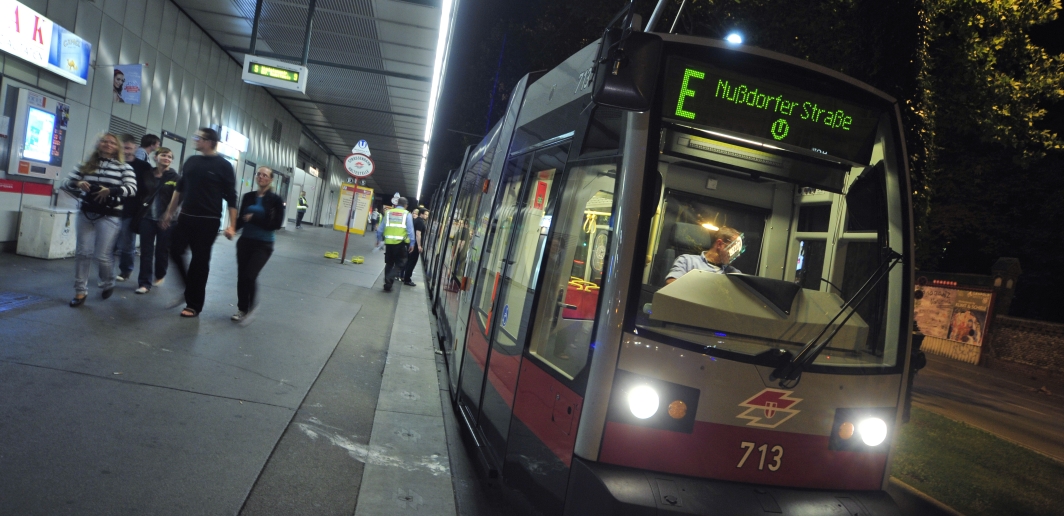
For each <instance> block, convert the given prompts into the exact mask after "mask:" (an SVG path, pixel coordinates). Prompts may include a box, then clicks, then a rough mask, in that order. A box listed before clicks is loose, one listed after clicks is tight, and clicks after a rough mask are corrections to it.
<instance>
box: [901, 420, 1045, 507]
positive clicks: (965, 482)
mask: <svg viewBox="0 0 1064 516" xmlns="http://www.w3.org/2000/svg"><path fill="white" fill-rule="evenodd" d="M895 445H896V448H895V450H894V458H893V462H892V464H891V474H892V475H893V476H894V477H896V478H898V479H900V480H901V481H902V482H905V483H906V484H909V485H911V486H913V487H915V488H916V489H919V490H920V491H923V492H924V493H927V494H928V495H930V496H931V497H932V498H935V499H936V500H939V501H941V502H943V503H945V504H946V505H949V506H950V507H952V508H954V509H956V510H958V511H960V512H961V513H963V514H966V515H968V516H983V515H986V516H991V515H999V514H1024V515H1029V516H1039V515H1047V516H1048V515H1050V514H1059V508H1060V507H1061V505H1062V504H1064V484H1062V483H1061V482H1060V479H1061V478H1064V465H1062V464H1061V463H1059V462H1056V461H1054V460H1052V459H1050V458H1047V457H1045V456H1042V455H1039V454H1037V453H1035V452H1033V451H1030V450H1028V449H1026V448H1022V447H1020V446H1017V445H1015V444H1012V443H1010V442H1007V441H1004V440H1002V439H999V438H998V437H996V436H994V435H992V434H990V433H987V432H984V431H983V430H980V429H978V428H974V427H972V426H969V425H966V424H964V423H958V422H956V421H953V420H950V419H947V418H945V417H942V416H940V415H938V414H935V413H933V412H930V411H927V410H923V409H920V408H917V407H913V409H912V419H911V420H910V421H909V423H908V424H907V425H905V426H903V427H901V429H900V430H899V432H898V436H897V438H896V440H895Z"/></svg>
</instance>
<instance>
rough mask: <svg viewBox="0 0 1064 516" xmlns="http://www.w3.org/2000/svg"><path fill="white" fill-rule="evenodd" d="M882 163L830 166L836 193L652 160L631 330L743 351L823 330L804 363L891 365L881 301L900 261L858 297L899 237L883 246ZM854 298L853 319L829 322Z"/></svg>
mask: <svg viewBox="0 0 1064 516" xmlns="http://www.w3.org/2000/svg"><path fill="white" fill-rule="evenodd" d="M885 170H886V169H885V167H884V166H883V165H878V166H876V167H854V168H853V169H852V170H851V172H849V173H844V172H839V173H840V174H844V175H845V176H846V177H845V179H844V181H843V182H844V184H845V185H846V187H847V189H846V190H844V191H845V192H846V193H845V194H838V193H831V192H826V191H814V192H809V191H804V190H803V188H802V187H801V185H796V184H791V183H787V182H784V181H776V180H769V179H759V180H750V179H740V178H737V177H731V176H723V175H717V174H713V173H711V172H709V171H707V170H702V169H701V168H695V167H687V166H685V164H684V163H683V162H682V161H681V162H678V163H670V164H669V165H668V166H665V167H662V170H661V175H662V177H661V188H662V189H661V193H660V196H659V199H660V200H659V203H658V207H657V210H656V212H655V213H654V216H653V217H652V218H651V221H650V232H649V242H648V246H647V255H646V260H645V264H646V265H645V267H644V270H643V275H642V278H643V279H642V283H643V284H642V287H641V289H640V293H639V300H638V305H637V313H636V321H635V326H636V330H637V331H646V332H648V335H653V336H654V337H655V338H658V339H660V340H662V341H664V342H670V343H674V344H678V345H683V346H688V347H692V346H693V347H694V349H696V350H697V349H700V350H704V352H709V353H717V352H722V353H733V354H734V353H738V354H742V355H748V356H754V355H758V354H760V353H762V352H764V351H766V350H769V349H780V348H783V349H788V350H790V351H791V352H792V353H797V352H798V351H799V350H801V349H802V347H804V346H805V345H806V344H808V343H809V342H810V341H813V340H815V339H816V338H817V335H819V334H822V332H824V331H825V329H826V330H827V331H826V334H832V333H834V336H833V337H831V342H830V343H829V344H828V346H827V348H826V350H825V352H823V353H821V354H820V355H819V356H818V357H817V358H816V361H815V362H814V363H815V364H817V365H828V366H856V367H860V366H870V365H893V364H894V363H895V361H896V359H897V357H896V352H895V350H893V349H890V350H888V349H885V348H886V341H887V329H886V327H885V324H884V321H885V320H887V312H888V310H889V307H888V305H889V303H888V302H887V300H888V296H891V295H900V293H899V292H898V288H900V287H899V286H900V285H901V284H902V275H901V271H900V270H899V269H900V268H896V269H895V270H894V271H893V272H892V273H891V274H890V276H889V280H884V281H881V282H880V283H879V284H878V286H876V287H874V288H871V287H870V288H868V289H866V291H867V295H864V296H859V293H861V289H862V288H863V287H864V286H865V284H866V282H868V280H869V278H873V277H875V276H876V275H877V272H876V271H877V270H879V269H880V265H881V264H882V263H883V262H884V259H885V257H886V256H887V255H886V253H885V251H884V249H886V248H887V247H888V246H890V245H893V246H897V245H898V244H900V242H897V241H892V235H895V236H894V237H893V238H894V239H897V238H898V237H897V236H896V235H900V234H901V232H900V229H899V228H897V227H891V225H890V223H889V222H888V221H889V220H890V217H889V216H888V215H889V213H888V212H889V211H890V210H894V211H895V212H897V211H899V210H900V204H899V202H900V201H899V199H898V197H897V196H896V195H895V197H893V198H890V199H888V197H887V193H886V192H888V191H890V188H889V187H888V185H889V184H890V183H889V181H891V180H895V181H896V176H895V177H894V179H890V176H889V175H887V174H886V172H885ZM870 285H871V283H870ZM892 289H893V292H894V294H892V293H891V292H892ZM858 297H864V298H865V299H864V301H863V302H862V303H861V304H860V305H859V306H858V308H857V309H856V310H855V311H853V314H852V315H849V316H848V317H847V316H846V314H848V313H849V312H850V311H851V310H846V311H845V313H844V315H843V316H842V317H839V318H838V319H836V320H835V322H831V321H832V319H833V318H834V317H835V316H836V315H837V314H838V313H839V312H840V310H842V307H843V306H844V305H846V302H847V301H848V300H850V299H851V298H855V299H856V298H858ZM840 321H841V322H840ZM836 330H837V331H836Z"/></svg>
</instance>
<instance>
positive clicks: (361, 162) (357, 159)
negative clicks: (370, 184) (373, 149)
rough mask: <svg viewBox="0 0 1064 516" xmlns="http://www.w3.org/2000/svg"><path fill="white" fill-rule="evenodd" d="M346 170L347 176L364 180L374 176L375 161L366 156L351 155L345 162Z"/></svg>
mask: <svg viewBox="0 0 1064 516" xmlns="http://www.w3.org/2000/svg"><path fill="white" fill-rule="evenodd" d="M344 168H345V169H347V174H348V175H350V176H351V177H353V178H355V179H362V178H365V177H369V176H371V175H373V168H374V165H373V160H372V159H370V157H369V156H366V155H364V154H350V155H348V156H347V159H345V160H344Z"/></svg>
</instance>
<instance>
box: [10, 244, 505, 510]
mask: <svg viewBox="0 0 1064 516" xmlns="http://www.w3.org/2000/svg"><path fill="white" fill-rule="evenodd" d="M374 241H375V239H374V237H373V236H372V235H366V236H364V237H363V236H357V235H352V236H351V239H350V243H349V247H348V253H347V254H348V257H350V256H353V255H362V256H364V257H365V259H366V260H365V263H364V264H361V265H353V264H346V265H345V264H340V263H339V260H338V259H332V260H327V259H325V258H323V254H324V253H325V252H327V251H339V250H340V247H341V246H342V243H343V234H342V233H340V232H337V231H333V230H332V229H331V228H306V229H301V230H298V231H293V230H291V229H289V230H287V231H281V232H278V237H277V242H276V246H275V251H274V254H273V256H272V257H271V259H270V261H269V263H268V264H267V265H266V267H265V269H264V270H263V271H262V273H261V275H260V277H259V291H258V297H259V307H258V309H257V311H256V317H255V319H254V320H253V321H252V322H251V323H250V324H248V325H247V326H240V325H238V324H235V323H233V322H232V321H230V319H229V317H230V316H231V315H232V314H233V313H235V312H236V307H235V304H236V258H235V242H230V241H228V240H226V239H225V238H224V237H222V236H219V238H218V240H217V242H216V244H215V246H214V253H213V258H212V262H211V273H210V280H209V282H208V285H207V300H206V305H205V307H204V310H203V313H202V314H201V315H200V316H199V317H197V318H192V319H185V318H181V317H179V316H178V313H179V311H180V308H173V309H166V308H165V305H166V304H167V303H168V302H169V301H172V300H173V299H174V298H175V297H176V295H177V294H178V292H179V287H178V284H179V282H178V281H176V279H177V278H176V273H172V274H171V277H169V278H167V282H166V283H165V284H164V285H162V286H160V287H155V288H153V289H152V291H151V292H150V293H148V294H146V295H136V294H134V292H133V290H134V289H135V288H136V287H137V284H136V281H135V279H131V280H127V281H126V282H123V283H118V284H117V286H116V289H115V293H114V295H113V297H111V298H110V299H108V300H106V301H105V300H103V299H101V298H100V290H99V289H97V288H94V285H95V281H94V280H95V270H94V271H93V273H92V274H93V276H92V277H91V279H90V293H89V299H88V301H87V302H86V303H85V305H84V306H82V307H80V308H76V309H73V308H70V307H69V306H67V302H68V301H69V299H70V298H71V297H72V296H73V293H74V292H73V280H74V259H73V258H70V259H63V260H53V261H48V260H41V259H36V258H27V257H23V256H17V255H14V254H10V253H0V399H2V400H3V401H2V402H0V500H3V504H2V506H0V513H3V514H133V513H135V514H156V515H164V514H175V515H176V514H181V515H187V514H356V515H387V514H413V513H417V514H432V515H454V514H474V515H479V514H496V513H500V512H502V505H501V504H500V502H499V501H498V499H497V495H495V494H493V493H491V492H490V490H491V488H490V486H489V485H487V484H485V483H484V482H482V481H480V480H478V477H477V475H476V473H475V470H474V468H473V466H472V462H471V460H472V459H471V457H472V456H473V455H472V452H471V450H469V449H467V447H466V444H465V443H464V442H463V441H462V439H461V438H460V436H459V432H458V426H457V422H456V421H455V417H454V412H453V410H452V408H451V405H450V402H449V400H448V396H447V390H446V379H445V378H443V375H445V374H446V369H445V367H444V364H443V359H442V355H441V354H439V353H438V352H437V349H436V346H435V345H434V340H433V338H432V335H433V332H432V329H431V320H430V314H429V311H428V304H427V296H426V290H425V287H424V285H422V284H421V283H422V281H421V277H422V275H421V272H420V271H421V267H420V265H419V267H418V269H417V271H416V272H415V274H414V281H415V282H416V283H419V285H418V286H416V287H407V286H401V285H399V284H396V288H394V289H393V291H392V292H383V290H382V288H381V287H382V285H383V269H384V257H383V253H379V252H373V250H372V247H373V245H374ZM94 269H95V267H94ZM138 271H139V263H138Z"/></svg>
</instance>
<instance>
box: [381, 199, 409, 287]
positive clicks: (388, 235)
mask: <svg viewBox="0 0 1064 516" xmlns="http://www.w3.org/2000/svg"><path fill="white" fill-rule="evenodd" d="M395 204H396V206H395V207H393V208H392V209H390V210H388V211H386V212H384V220H383V221H381V224H380V225H379V226H378V227H377V245H378V246H380V245H381V242H384V291H385V292H391V290H392V283H393V282H394V281H395V278H398V277H400V276H402V275H403V269H404V268H405V267H406V257H407V254H408V253H410V251H413V249H414V242H415V238H416V237H415V236H414V219H413V218H411V216H410V212H408V211H406V204H407V201H406V198H405V197H400V198H399V200H398V201H396V203H395Z"/></svg>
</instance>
